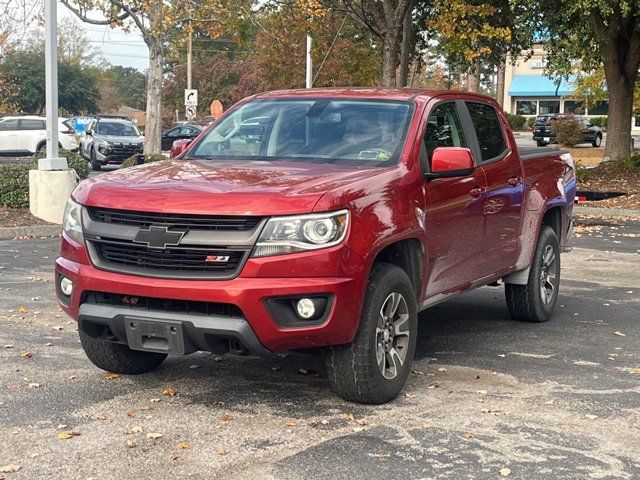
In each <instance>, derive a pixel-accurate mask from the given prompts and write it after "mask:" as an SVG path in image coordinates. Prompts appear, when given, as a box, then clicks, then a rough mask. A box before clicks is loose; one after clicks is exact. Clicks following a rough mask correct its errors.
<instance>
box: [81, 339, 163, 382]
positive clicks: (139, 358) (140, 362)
mask: <svg viewBox="0 0 640 480" xmlns="http://www.w3.org/2000/svg"><path fill="white" fill-rule="evenodd" d="M78 332H79V334H80V343H81V344H82V348H83V349H84V353H86V354H87V357H88V358H89V360H91V363H93V364H94V365H95V366H96V367H98V368H101V369H102V370H106V371H107V372H112V373H122V374H129V375H138V374H141V373H147V372H150V371H152V370H154V369H156V368H157V367H158V366H159V365H160V364H161V363H162V362H163V361H164V359H165V358H167V355H166V354H164V353H154V352H140V351H138V350H132V349H130V348H129V347H128V346H127V345H122V344H120V343H112V342H108V341H106V340H102V339H100V338H94V337H92V336H91V335H89V334H87V333H85V332H83V331H82V330H81V329H79V330H78Z"/></svg>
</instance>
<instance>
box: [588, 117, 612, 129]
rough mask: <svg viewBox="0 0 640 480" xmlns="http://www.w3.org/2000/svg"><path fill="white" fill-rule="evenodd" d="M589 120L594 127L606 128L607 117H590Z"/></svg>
mask: <svg viewBox="0 0 640 480" xmlns="http://www.w3.org/2000/svg"><path fill="white" fill-rule="evenodd" d="M589 121H590V122H591V123H592V124H594V125H595V126H596V127H600V128H607V122H608V121H609V117H606V116H604V117H591V118H590V119H589Z"/></svg>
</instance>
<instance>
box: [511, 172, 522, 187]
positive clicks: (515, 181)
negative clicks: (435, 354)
mask: <svg viewBox="0 0 640 480" xmlns="http://www.w3.org/2000/svg"><path fill="white" fill-rule="evenodd" d="M519 183H520V177H516V176H515V175H514V176H513V177H511V178H510V179H509V185H511V186H512V187H515V186H516V185H518V184H519Z"/></svg>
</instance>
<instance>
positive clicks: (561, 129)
mask: <svg viewBox="0 0 640 480" xmlns="http://www.w3.org/2000/svg"><path fill="white" fill-rule="evenodd" d="M553 128H554V130H555V132H556V140H557V141H558V143H559V144H560V145H564V146H565V147H575V146H576V145H578V144H579V143H582V142H583V134H582V125H581V124H580V122H578V121H577V120H576V119H575V118H572V117H564V118H560V119H558V120H555V121H554V122H553Z"/></svg>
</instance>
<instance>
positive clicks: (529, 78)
mask: <svg viewBox="0 0 640 480" xmlns="http://www.w3.org/2000/svg"><path fill="white" fill-rule="evenodd" d="M575 80H576V77H575V75H572V76H570V77H569V80H568V81H567V80H564V79H563V80H562V81H561V82H560V87H558V85H557V83H555V81H554V80H551V79H550V78H549V77H547V76H545V75H514V77H513V80H512V81H511V86H510V87H509V95H511V96H512V97H557V96H565V95H571V94H572V93H573V90H574V89H575ZM556 88H557V90H556Z"/></svg>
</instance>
